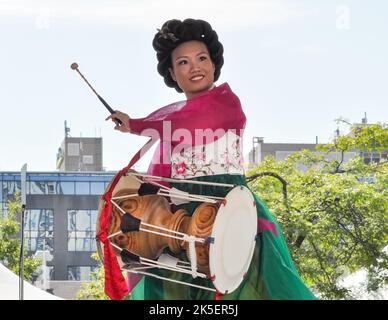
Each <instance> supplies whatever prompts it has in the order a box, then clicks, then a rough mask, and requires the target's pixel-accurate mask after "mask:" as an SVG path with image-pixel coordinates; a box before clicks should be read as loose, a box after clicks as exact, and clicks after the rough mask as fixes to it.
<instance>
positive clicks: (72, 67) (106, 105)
mask: <svg viewBox="0 0 388 320" xmlns="http://www.w3.org/2000/svg"><path fill="white" fill-rule="evenodd" d="M70 68H71V69H73V70H75V71H77V72H78V74H79V75H80V76H81V77H82V79H84V80H85V82H86V83H87V84H88V86H89V87H90V89H92V91H93V92H94V93H95V94H96V96H97V98H98V99H99V100H100V101H101V102H102V104H103V105H104V106H105V107H106V108H107V109H108V111H109V112H110V114H113V113H115V111H114V110H113V109H112V108H111V107H110V105H109V104H108V103H107V102H106V101H105V100H104V99H103V98H102V97H101V96H100V95H99V94H98V93H97V91H96V90H95V89H94V88H93V87H92V86H91V84H90V83H89V81H88V80H86V78H85V77H84V75H83V74H82V73H81V72H80V71H79V70H78V64H77V63H76V62H74V63H72V64H71V66H70ZM114 121H117V122H118V123H119V124H122V122H121V120H120V119H114Z"/></svg>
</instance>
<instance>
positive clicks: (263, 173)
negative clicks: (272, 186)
mask: <svg viewBox="0 0 388 320" xmlns="http://www.w3.org/2000/svg"><path fill="white" fill-rule="evenodd" d="M264 176H270V177H274V178H276V179H278V180H279V181H280V182H281V183H282V193H283V196H284V199H285V200H287V184H288V183H287V181H286V180H284V179H283V178H282V177H281V176H279V175H278V174H277V173H275V172H260V173H257V174H254V175H252V176H249V177H246V180H247V182H251V181H252V180H255V179H257V178H261V177H264Z"/></svg>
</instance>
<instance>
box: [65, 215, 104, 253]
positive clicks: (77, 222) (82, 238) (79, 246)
mask: <svg viewBox="0 0 388 320" xmlns="http://www.w3.org/2000/svg"><path fill="white" fill-rule="evenodd" d="M96 219H97V210H68V211H67V221H68V223H67V231H68V242H67V249H68V250H69V251H95V250H96V246H95V237H96V225H95V224H96Z"/></svg>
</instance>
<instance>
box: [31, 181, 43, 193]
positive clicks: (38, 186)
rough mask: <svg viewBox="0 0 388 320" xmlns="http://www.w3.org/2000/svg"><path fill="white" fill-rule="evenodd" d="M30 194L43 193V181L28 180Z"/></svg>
mask: <svg viewBox="0 0 388 320" xmlns="http://www.w3.org/2000/svg"><path fill="white" fill-rule="evenodd" d="M29 185H30V193H31V194H45V191H46V186H45V182H44V181H30V183H29Z"/></svg>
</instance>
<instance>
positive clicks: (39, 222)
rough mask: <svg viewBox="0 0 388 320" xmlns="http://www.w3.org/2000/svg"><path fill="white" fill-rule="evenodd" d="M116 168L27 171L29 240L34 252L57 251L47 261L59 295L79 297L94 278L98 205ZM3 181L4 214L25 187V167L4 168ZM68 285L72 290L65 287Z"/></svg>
mask: <svg viewBox="0 0 388 320" xmlns="http://www.w3.org/2000/svg"><path fill="white" fill-rule="evenodd" d="M115 173H116V172H27V186H26V189H27V190H26V193H27V206H26V213H25V230H24V235H25V245H26V248H27V249H28V251H29V253H30V254H34V253H35V252H36V251H39V250H41V251H45V250H47V251H49V252H50V254H51V255H52V260H51V261H47V266H48V269H49V274H50V275H49V278H50V280H53V283H52V284H53V285H56V286H57V288H56V290H55V288H54V293H55V294H56V295H58V296H62V297H64V298H69V297H73V298H74V297H75V292H76V291H77V290H78V288H79V285H80V283H79V281H82V280H89V273H90V271H92V270H93V269H94V268H96V267H97V266H98V265H99V262H98V261H95V260H93V259H92V258H91V254H92V253H93V252H96V241H95V237H96V219H97V209H98V205H99V202H100V198H101V195H102V194H103V193H104V190H105V189H106V187H107V185H108V183H109V182H110V181H111V180H112V178H113V176H114V175H115ZM0 186H1V192H0V209H2V210H1V213H2V215H3V216H4V215H6V214H7V206H6V202H7V200H8V199H11V198H12V197H13V196H14V194H15V193H16V192H17V191H20V189H21V182H20V172H0ZM65 280H66V281H69V282H66V283H64V282H63V281H65ZM74 281H76V283H74ZM66 287H70V289H68V291H69V292H63V290H64V289H65V288H66ZM51 289H52V288H51ZM61 290H62V291H61ZM56 291H57V292H56Z"/></svg>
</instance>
